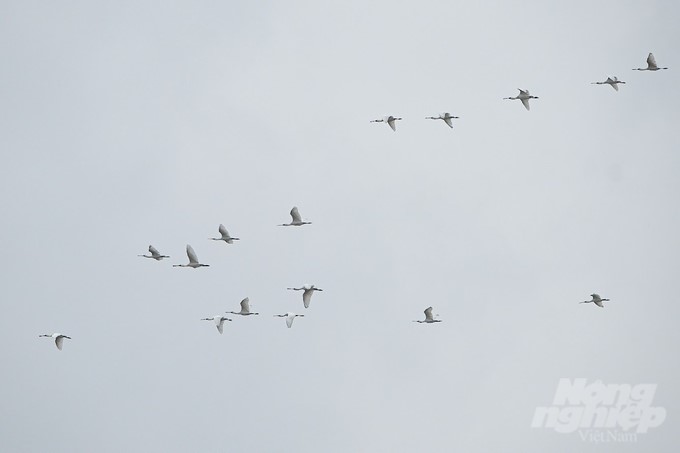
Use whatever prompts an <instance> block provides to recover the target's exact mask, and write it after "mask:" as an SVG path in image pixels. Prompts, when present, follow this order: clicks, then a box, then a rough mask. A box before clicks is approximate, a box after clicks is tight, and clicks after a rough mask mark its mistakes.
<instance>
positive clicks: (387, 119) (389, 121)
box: [371, 115, 402, 132]
mask: <svg viewBox="0 0 680 453" xmlns="http://www.w3.org/2000/svg"><path fill="white" fill-rule="evenodd" d="M401 119H402V118H395V117H394V116H392V115H390V116H385V117H383V118H382V119H379V120H371V123H387V125H388V126H390V127H391V128H392V130H393V131H395V132H396V130H397V125H396V124H394V122H395V121H400V120H401Z"/></svg>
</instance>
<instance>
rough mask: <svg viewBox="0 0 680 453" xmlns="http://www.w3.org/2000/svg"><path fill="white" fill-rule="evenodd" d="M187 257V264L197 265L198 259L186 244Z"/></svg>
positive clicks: (191, 248)
mask: <svg viewBox="0 0 680 453" xmlns="http://www.w3.org/2000/svg"><path fill="white" fill-rule="evenodd" d="M187 256H188V257H189V262H190V263H191V264H198V257H197V256H196V252H194V248H193V247H192V246H190V245H189V244H187Z"/></svg>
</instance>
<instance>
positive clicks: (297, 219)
mask: <svg viewBox="0 0 680 453" xmlns="http://www.w3.org/2000/svg"><path fill="white" fill-rule="evenodd" d="M290 216H291V217H292V218H293V220H292V221H291V222H290V223H283V224H281V225H278V226H302V225H311V224H312V222H308V221H306V220H302V216H301V215H300V211H298V208H297V206H293V209H291V210H290Z"/></svg>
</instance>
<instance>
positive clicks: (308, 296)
mask: <svg viewBox="0 0 680 453" xmlns="http://www.w3.org/2000/svg"><path fill="white" fill-rule="evenodd" d="M286 289H289V290H291V291H304V293H302V303H303V304H305V308H309V303H310V302H311V300H312V294H314V291H323V289H321V288H317V287H316V286H314V285H310V284H304V285H302V287H300V288H286Z"/></svg>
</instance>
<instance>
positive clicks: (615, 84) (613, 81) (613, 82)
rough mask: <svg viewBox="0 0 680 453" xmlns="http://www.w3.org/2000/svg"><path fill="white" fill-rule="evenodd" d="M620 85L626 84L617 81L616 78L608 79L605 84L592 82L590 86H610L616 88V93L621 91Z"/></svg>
mask: <svg viewBox="0 0 680 453" xmlns="http://www.w3.org/2000/svg"><path fill="white" fill-rule="evenodd" d="M619 83H624V84H625V83H626V82H623V81H621V80H619V79H617V78H616V77H607V80H605V81H604V82H591V83H590V84H591V85H609V86H611V87H612V88H614V89H615V90H616V91H619V87H618V84H619Z"/></svg>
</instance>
